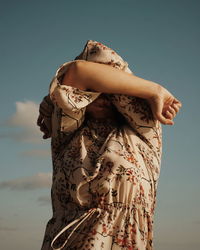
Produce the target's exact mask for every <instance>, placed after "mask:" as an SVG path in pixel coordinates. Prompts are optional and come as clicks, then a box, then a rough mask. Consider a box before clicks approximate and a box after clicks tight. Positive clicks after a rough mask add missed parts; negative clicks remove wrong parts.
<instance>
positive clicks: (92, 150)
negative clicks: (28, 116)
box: [40, 45, 162, 250]
mask: <svg viewBox="0 0 200 250" xmlns="http://www.w3.org/2000/svg"><path fill="white" fill-rule="evenodd" d="M102 46H103V45H102ZM93 52H94V51H93ZM111 52H112V51H111ZM70 63H71V62H67V63H65V64H63V65H61V67H60V68H59V70H58V71H57V73H56V76H55V77H54V78H53V80H52V82H51V84H50V92H49V93H50V98H51V100H52V103H53V105H54V108H53V110H52V120H51V121H52V138H51V148H52V162H53V179H52V188H51V197H52V209H53V215H52V218H51V219H50V220H49V221H48V223H47V226H46V230H45V235H44V240H43V244H42V250H50V249H65V250H66V249H67V250H75V249H77V250H80V249H81V250H101V249H102V250H103V249H105V250H108V249H112V250H119V249H128V250H152V249H153V218H154V210H155V204H156V190H157V184H158V179H159V174H160V164H161V155H162V130H161V124H160V123H159V121H157V120H155V119H154V118H153V115H152V112H151V109H150V107H149V105H148V103H147V102H146V101H145V100H144V99H141V98H137V97H133V96H128V95H122V94H109V95H108V96H109V98H110V100H111V101H112V104H113V105H114V106H115V108H116V109H117V112H119V114H120V115H121V116H123V117H124V120H118V119H116V120H110V119H107V120H104V121H101V120H97V119H92V118H88V117H87V114H86V107H87V105H88V104H90V103H91V102H93V101H94V100H95V99H96V98H98V96H99V95H100V94H101V93H97V92H92V91H83V90H80V89H77V88H74V87H71V86H66V85H65V86H64V85H62V84H61V81H60V79H61V78H62V77H61V76H62V75H63V74H64V73H65V72H66V70H67V68H68V66H69V65H70ZM43 105H44V106H45V102H44V101H43V102H42V103H41V105H40V106H41V109H42V107H43ZM51 107H52V106H51ZM42 110H45V109H42ZM86 118H87V119H86Z"/></svg>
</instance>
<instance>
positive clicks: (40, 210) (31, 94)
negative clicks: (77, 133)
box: [0, 0, 200, 250]
mask: <svg viewBox="0 0 200 250" xmlns="http://www.w3.org/2000/svg"><path fill="white" fill-rule="evenodd" d="M199 13H200V2H199V1H198V0H187V1H186V0H168V1H164V0H151V1H148V0H110V1H105V0H102V1H96V0H85V1H78V0H75V1H66V0H65V1H64V0H60V1H53V0H48V1H47V0H43V1H39V0H35V1H25V0H24V1H23V0H19V1H5V0H3V1H1V10H0V32H1V46H0V67H1V92H0V95H1V105H0V112H1V118H0V138H1V141H0V151H1V163H0V171H1V175H0V197H1V206H0V240H1V249H3V250H14V249H16V248H17V249H21V250H27V249H29V250H35V249H40V247H41V242H42V239H43V235H44V230H45V226H46V223H47V221H48V220H49V219H50V217H51V204H50V185H51V171H52V165H51V156H50V140H46V141H44V140H42V135H41V134H40V132H39V130H38V129H37V127H36V125H35V121H36V118H37V114H38V104H39V103H40V101H41V99H42V98H43V96H44V95H46V93H47V91H48V86H49V82H50V81H51V78H52V77H53V75H54V74H55V71H56V69H57V68H58V67H59V66H60V65H61V64H62V63H64V62H66V61H69V60H73V59H74V58H75V57H76V56H77V55H78V54H79V53H80V52H81V51H82V49H83V46H84V45H85V43H86V41H87V40H89V39H92V40H96V41H99V42H101V43H104V44H105V45H107V46H108V47H111V48H113V49H114V50H115V51H116V52H117V53H118V54H119V55H120V56H122V58H124V60H126V61H127V62H128V63H129V67H130V69H131V70H132V71H133V72H134V73H135V74H136V75H138V76H140V77H143V78H145V79H148V80H152V81H155V82H157V83H160V84H161V85H163V86H164V87H166V88H167V89H168V90H169V91H170V92H172V93H173V94H174V95H175V96H176V97H177V98H178V99H180V100H181V102H182V104H183V107H182V109H181V111H180V113H179V114H178V115H177V117H176V118H175V125H174V126H163V157H162V166H161V175H160V180H159V185H158V193H157V207H156V213H155V220H154V222H155V227H154V235H155V237H154V243H155V247H156V250H168V249H171V250H188V249H190V250H197V249H200V238H199V235H200V215H199V211H200V195H199V189H200V182H199V177H200V164H199V161H200V156H199V155H200V152H199V148H200V143H199V141H200V133H199V124H200V116H199V108H200V105H199V93H200V81H199V80H200V77H199V72H200V49H199V44H200V30H199V24H200V14H199Z"/></svg>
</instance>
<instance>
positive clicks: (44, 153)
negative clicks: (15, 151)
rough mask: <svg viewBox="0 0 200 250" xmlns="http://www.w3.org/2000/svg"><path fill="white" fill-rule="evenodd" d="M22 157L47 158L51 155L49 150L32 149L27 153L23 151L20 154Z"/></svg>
mask: <svg viewBox="0 0 200 250" xmlns="http://www.w3.org/2000/svg"><path fill="white" fill-rule="evenodd" d="M21 155H22V156H23V157H41V158H44V157H48V156H50V155H51V152H50V150H47V149H32V150H28V151H24V152H22V153H21Z"/></svg>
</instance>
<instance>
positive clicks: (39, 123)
mask: <svg viewBox="0 0 200 250" xmlns="http://www.w3.org/2000/svg"><path fill="white" fill-rule="evenodd" d="M42 121H43V116H42V115H41V114H40V115H39V116H38V119H37V125H38V126H41V124H42Z"/></svg>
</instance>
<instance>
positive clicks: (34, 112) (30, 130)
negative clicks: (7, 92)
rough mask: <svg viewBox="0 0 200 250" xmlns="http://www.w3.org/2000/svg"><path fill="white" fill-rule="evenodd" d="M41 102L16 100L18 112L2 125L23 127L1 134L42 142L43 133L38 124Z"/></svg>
mask: <svg viewBox="0 0 200 250" xmlns="http://www.w3.org/2000/svg"><path fill="white" fill-rule="evenodd" d="M38 114H39V104H37V103H35V102H33V101H24V102H16V112H15V113H14V114H13V115H12V116H11V117H10V118H8V119H7V121H4V122H3V123H1V126H4V127H7V128H8V127H10V128H21V130H20V131H11V132H9V133H8V132H6V133H3V134H1V135H0V137H1V138H11V139H14V140H16V141H22V142H29V143H40V142H41V141H42V133H41V132H40V130H39V127H38V126H37V124H36V122H37V117H38Z"/></svg>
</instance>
